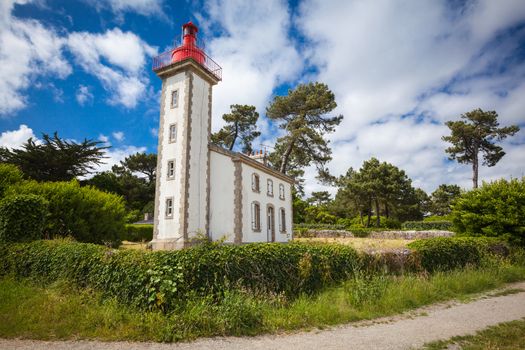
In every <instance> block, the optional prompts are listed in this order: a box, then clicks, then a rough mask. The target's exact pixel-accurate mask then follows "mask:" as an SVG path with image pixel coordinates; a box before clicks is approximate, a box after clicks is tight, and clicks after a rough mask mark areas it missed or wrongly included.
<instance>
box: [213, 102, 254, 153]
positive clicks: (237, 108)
mask: <svg viewBox="0 0 525 350" xmlns="http://www.w3.org/2000/svg"><path fill="white" fill-rule="evenodd" d="M230 109H231V112H230V113H228V114H224V115H223V116H222V119H224V121H225V122H226V125H225V126H223V127H222V129H220V130H219V131H218V132H216V133H214V134H212V135H211V140H212V141H213V142H214V143H216V144H219V145H222V146H224V147H226V148H228V149H229V150H233V147H234V146H235V143H236V142H237V141H238V140H239V141H240V143H241V145H242V151H243V152H244V153H251V152H252V150H253V149H252V141H253V140H254V139H255V138H256V137H258V136H259V135H261V133H260V132H259V131H258V130H257V120H258V119H259V113H257V111H256V110H255V107H254V106H248V105H231V106H230Z"/></svg>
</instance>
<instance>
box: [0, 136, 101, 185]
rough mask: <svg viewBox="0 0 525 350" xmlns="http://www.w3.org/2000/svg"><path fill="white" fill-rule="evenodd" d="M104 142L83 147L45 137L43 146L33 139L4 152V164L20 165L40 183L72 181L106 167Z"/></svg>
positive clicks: (85, 143) (86, 143) (1, 156)
mask: <svg viewBox="0 0 525 350" xmlns="http://www.w3.org/2000/svg"><path fill="white" fill-rule="evenodd" d="M100 143H101V142H98V141H93V140H88V139H85V140H84V141H83V142H81V143H77V142H75V141H67V140H63V139H61V138H59V137H58V134H57V133H56V132H55V133H54V135H53V137H51V136H49V135H48V134H43V137H42V142H36V141H35V140H33V139H32V138H30V139H29V140H27V142H26V143H24V144H23V145H22V147H21V148H19V149H13V150H11V149H8V148H5V147H4V148H0V161H1V162H3V163H10V164H14V165H16V166H17V167H18V168H19V169H20V170H21V171H22V172H23V173H24V174H25V175H26V176H28V177H30V178H32V179H35V180H38V181H69V180H72V179H74V178H77V177H79V176H84V175H87V174H89V173H91V172H93V171H94V170H95V168H96V166H97V165H99V164H101V163H103V161H102V160H103V159H104V158H105V157H104V150H105V149H106V148H108V147H100V146H99V144H100Z"/></svg>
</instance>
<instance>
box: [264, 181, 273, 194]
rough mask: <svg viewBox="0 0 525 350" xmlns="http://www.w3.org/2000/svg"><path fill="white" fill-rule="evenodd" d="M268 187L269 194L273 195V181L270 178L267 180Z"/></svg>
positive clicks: (267, 192)
mask: <svg viewBox="0 0 525 350" xmlns="http://www.w3.org/2000/svg"><path fill="white" fill-rule="evenodd" d="M266 187H267V190H266V194H267V195H268V196H271V197H273V181H272V180H270V179H268V180H267V181H266Z"/></svg>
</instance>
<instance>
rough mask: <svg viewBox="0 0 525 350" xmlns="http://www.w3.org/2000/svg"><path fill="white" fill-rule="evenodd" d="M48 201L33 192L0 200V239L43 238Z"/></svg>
mask: <svg viewBox="0 0 525 350" xmlns="http://www.w3.org/2000/svg"><path fill="white" fill-rule="evenodd" d="M47 205H48V203H47V202H46V201H45V200H44V199H43V198H42V197H40V196H35V195H34V194H26V195H14V196H8V197H5V198H3V199H2V200H0V241H3V242H29V241H34V240H37V239H42V238H43V231H44V223H45V221H44V220H45V217H46V214H47Z"/></svg>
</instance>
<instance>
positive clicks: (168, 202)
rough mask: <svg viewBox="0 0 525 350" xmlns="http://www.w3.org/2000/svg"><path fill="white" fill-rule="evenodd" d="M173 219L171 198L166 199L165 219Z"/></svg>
mask: <svg viewBox="0 0 525 350" xmlns="http://www.w3.org/2000/svg"><path fill="white" fill-rule="evenodd" d="M171 218H173V197H170V198H166V219H171Z"/></svg>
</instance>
